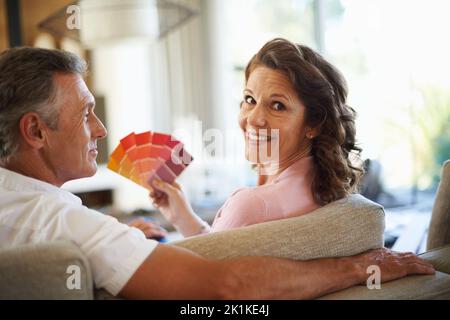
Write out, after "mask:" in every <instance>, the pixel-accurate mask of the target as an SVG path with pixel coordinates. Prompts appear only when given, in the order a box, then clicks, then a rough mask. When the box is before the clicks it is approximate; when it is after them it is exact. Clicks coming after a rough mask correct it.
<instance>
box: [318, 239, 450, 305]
mask: <svg viewBox="0 0 450 320" xmlns="http://www.w3.org/2000/svg"><path fill="white" fill-rule="evenodd" d="M419 257H421V258H422V259H424V260H427V261H428V262H430V263H431V264H432V265H433V266H434V267H435V268H436V274H435V275H431V276H408V277H405V278H402V279H398V280H395V281H390V282H387V283H382V284H381V289H372V290H369V289H368V288H367V287H366V286H356V287H352V288H349V289H346V290H342V291H339V292H336V293H332V294H329V295H326V296H324V297H322V298H321V299H325V300H336V299H338V300H377V299H383V300H384V299H388V300H395V299H397V300H400V299H402V300H403V299H405V300H406V299H407V300H425V299H450V245H448V246H445V247H441V248H438V249H434V250H430V251H427V252H424V253H422V254H420V255H419Z"/></svg>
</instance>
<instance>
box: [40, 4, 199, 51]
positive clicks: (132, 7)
mask: <svg viewBox="0 0 450 320" xmlns="http://www.w3.org/2000/svg"><path fill="white" fill-rule="evenodd" d="M74 4H75V5H77V6H78V8H79V10H78V12H79V14H80V22H81V23H80V29H79V30H77V29H73V30H70V29H69V28H68V27H67V24H66V22H67V19H68V18H69V17H70V13H68V12H66V10H67V7H64V8H62V9H61V10H59V11H58V12H55V13H54V14H52V15H51V16H49V17H48V18H47V19H45V20H44V21H42V22H41V23H40V24H39V28H40V29H42V30H45V31H47V32H50V33H52V34H53V35H55V36H58V37H61V36H63V37H69V38H72V39H74V40H77V41H80V42H81V43H82V44H83V46H85V47H96V46H101V45H103V44H109V43H114V42H121V41H129V40H147V41H148V40H150V41H151V40H155V39H159V38H161V37H163V36H164V35H166V34H167V33H168V32H170V31H171V30H173V29H175V28H176V27H178V26H180V25H181V24H182V23H184V22H186V21H187V20H188V19H189V18H191V17H192V16H194V15H195V14H197V11H196V10H195V9H193V8H191V7H188V6H186V5H182V4H180V3H178V2H173V1H171V0H79V1H78V2H75V3H74ZM72 14H73V13H72Z"/></svg>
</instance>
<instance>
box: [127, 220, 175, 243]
mask: <svg viewBox="0 0 450 320" xmlns="http://www.w3.org/2000/svg"><path fill="white" fill-rule="evenodd" d="M128 225H129V226H130V227H135V228H137V229H139V230H141V231H142V232H143V233H144V234H145V236H146V237H147V238H148V239H157V240H159V239H162V238H164V237H165V236H167V231H166V230H164V229H163V228H162V227H161V226H160V225H159V224H158V223H156V222H151V221H145V220H144V219H136V220H133V221H131V222H129V223H128Z"/></svg>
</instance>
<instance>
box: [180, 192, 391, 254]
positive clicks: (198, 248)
mask: <svg viewBox="0 0 450 320" xmlns="http://www.w3.org/2000/svg"><path fill="white" fill-rule="evenodd" d="M383 232H384V211H383V208H382V207H381V206H380V205H378V204H376V203H374V202H372V201H370V200H368V199H366V198H364V197H363V196H361V195H356V194H355V195H351V196H349V197H348V198H345V199H341V200H339V201H335V202H333V203H330V204H328V205H326V206H324V207H322V208H319V209H317V210H315V211H313V212H311V213H309V214H306V215H304V216H300V217H295V218H289V219H284V220H277V221H271V222H265V223H261V224H257V225H252V226H248V227H244V228H238V229H234V230H227V231H221V232H216V233H211V234H207V235H201V236H195V237H191V238H187V239H185V240H182V241H176V242H173V243H172V244H175V245H177V246H180V247H184V248H187V249H189V250H192V251H194V252H197V253H198V254H200V255H202V256H204V257H207V258H212V259H224V258H229V257H237V256H274V257H284V258H292V259H298V260H308V259H315V258H322V257H339V256H350V255H354V254H357V253H360V252H363V251H366V250H369V249H373V248H379V247H382V246H383Z"/></svg>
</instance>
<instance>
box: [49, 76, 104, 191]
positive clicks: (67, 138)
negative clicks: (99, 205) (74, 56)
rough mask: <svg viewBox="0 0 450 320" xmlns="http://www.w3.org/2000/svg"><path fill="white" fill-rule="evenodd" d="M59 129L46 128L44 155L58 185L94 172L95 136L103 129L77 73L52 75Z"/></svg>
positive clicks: (102, 131) (99, 135)
mask: <svg viewBox="0 0 450 320" xmlns="http://www.w3.org/2000/svg"><path fill="white" fill-rule="evenodd" d="M54 82H55V85H56V87H57V98H56V104H57V108H59V119H58V128H57V129H56V130H47V131H46V138H47V139H46V145H45V147H44V148H43V151H42V152H43V153H44V157H45V158H46V160H47V163H48V165H49V167H50V168H51V170H52V171H53V174H54V176H55V178H56V182H57V184H59V185H62V184H63V183H65V182H67V181H69V180H73V179H79V178H84V177H90V176H92V175H94V174H95V172H96V171H97V162H96V158H97V154H98V152H97V139H102V138H104V137H105V136H106V133H107V132H106V129H105V127H104V126H103V124H102V123H101V121H100V120H99V119H98V118H97V116H96V115H95V113H94V107H95V100H94V97H93V96H92V94H91V93H90V91H89V89H88V88H87V87H86V84H85V82H84V80H83V79H82V77H81V76H80V75H78V74H61V73H59V74H55V75H54Z"/></svg>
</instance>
